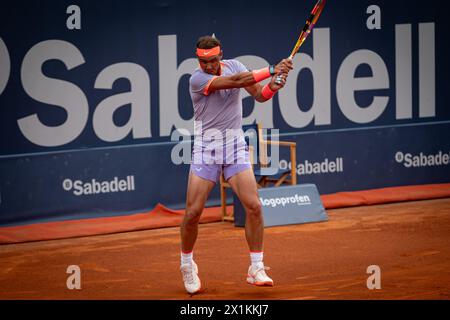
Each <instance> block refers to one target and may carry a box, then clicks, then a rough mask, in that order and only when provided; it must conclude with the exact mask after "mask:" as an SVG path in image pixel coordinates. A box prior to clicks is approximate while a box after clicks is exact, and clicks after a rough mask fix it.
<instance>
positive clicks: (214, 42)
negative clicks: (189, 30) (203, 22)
mask: <svg viewBox="0 0 450 320" xmlns="http://www.w3.org/2000/svg"><path fill="white" fill-rule="evenodd" d="M217 46H221V44H220V41H219V39H217V38H213V37H211V36H203V37H200V38H199V39H198V41H197V48H199V49H211V48H214V47H217Z"/></svg>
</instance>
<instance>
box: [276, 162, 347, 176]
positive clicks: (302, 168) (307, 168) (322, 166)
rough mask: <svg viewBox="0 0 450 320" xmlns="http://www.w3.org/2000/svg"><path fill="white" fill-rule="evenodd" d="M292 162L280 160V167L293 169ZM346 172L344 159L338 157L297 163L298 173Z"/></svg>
mask: <svg viewBox="0 0 450 320" xmlns="http://www.w3.org/2000/svg"><path fill="white" fill-rule="evenodd" d="M291 167H292V165H291V162H290V161H289V162H288V161H286V160H280V165H279V168H280V169H282V170H285V169H287V168H289V169H291ZM335 172H344V159H343V158H336V159H335V160H329V159H328V158H325V159H324V161H322V162H310V161H308V160H305V161H304V162H301V163H299V164H297V174H298V175H310V174H323V173H335Z"/></svg>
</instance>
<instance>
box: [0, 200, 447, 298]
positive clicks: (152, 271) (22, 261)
mask: <svg viewBox="0 0 450 320" xmlns="http://www.w3.org/2000/svg"><path fill="white" fill-rule="evenodd" d="M327 213H328V216H329V221H328V222H323V223H314V224H302V225H290V226H280V227H271V228H267V229H266V233H265V252H266V255H265V261H266V265H267V266H270V267H271V270H270V274H271V276H272V277H273V279H274V281H275V286H274V287H273V288H258V287H253V286H250V285H248V284H246V282H245V275H246V270H247V267H248V263H249V261H248V259H249V258H248V249H247V244H246V242H245V238H244V230H243V229H242V228H236V227H234V225H233V224H232V223H230V222H216V223H206V224H201V225H200V229H199V231H200V232H199V239H198V242H197V246H196V250H195V259H196V261H197V263H198V265H199V268H200V277H201V279H202V282H203V285H204V287H205V290H204V292H202V293H201V294H198V295H195V296H190V295H188V294H187V293H185V291H184V287H183V283H182V280H181V274H180V272H179V229H178V228H177V227H172V228H162V229H153V230H144V231H135V232H125V233H116V234H109V235H97V236H89V237H80V238H71V239H60V240H52V241H38V242H28V243H22V244H7V245H2V246H0V261H1V266H2V268H1V269H0V288H1V292H0V299H192V300H206V299H208V300H209V299H226V300H247V299H258V300H259V299H262V300H272V299H281V300H291V299H292V300H309V299H326V300H328V299H333V300H334V299H449V298H450V271H449V270H450V198H445V199H435V200H424V201H412V202H402V203H393V204H384V205H373V206H360V207H353V208H343V209H331V210H327ZM69 265H78V266H79V267H80V268H81V290H68V289H67V287H66V281H67V278H68V276H69V274H67V273H66V269H67V267H68V266H69ZM370 265H378V266H379V267H380V268H381V289H379V290H376V289H375V290H369V289H368V288H367V286H366V281H367V278H368V277H369V276H370V274H367V273H366V270H367V267H368V266H370Z"/></svg>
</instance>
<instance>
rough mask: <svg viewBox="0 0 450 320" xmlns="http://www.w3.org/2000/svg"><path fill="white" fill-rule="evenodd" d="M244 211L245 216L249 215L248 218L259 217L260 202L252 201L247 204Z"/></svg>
mask: <svg viewBox="0 0 450 320" xmlns="http://www.w3.org/2000/svg"><path fill="white" fill-rule="evenodd" d="M246 209H247V214H249V215H250V216H253V217H260V216H261V210H262V206H261V202H259V200H253V201H251V202H249V203H247V206H246Z"/></svg>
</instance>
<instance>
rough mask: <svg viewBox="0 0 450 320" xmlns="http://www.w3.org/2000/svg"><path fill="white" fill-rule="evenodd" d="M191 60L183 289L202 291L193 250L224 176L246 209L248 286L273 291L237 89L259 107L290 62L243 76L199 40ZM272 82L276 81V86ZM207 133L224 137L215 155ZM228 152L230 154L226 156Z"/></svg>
mask: <svg viewBox="0 0 450 320" xmlns="http://www.w3.org/2000/svg"><path fill="white" fill-rule="evenodd" d="M196 55H197V58H198V62H199V64H200V66H199V68H197V69H196V70H195V71H194V73H193V74H192V76H191V78H190V82H189V91H190V95H191V99H192V104H193V106H194V119H195V122H194V131H195V136H196V138H195V141H194V148H193V161H192V162H191V166H190V173H189V180H188V186H187V199H186V212H185V215H184V220H183V222H182V224H181V228H180V233H181V273H182V276H183V281H184V285H185V288H186V290H187V292H189V293H191V294H194V293H197V292H199V291H200V290H201V281H200V278H199V276H198V267H197V264H196V263H195V262H194V260H193V249H194V244H195V242H196V240H197V234H198V223H199V220H200V216H201V214H202V211H203V208H204V206H205V202H206V200H207V198H208V196H209V193H210V192H211V190H212V189H213V187H214V186H215V184H216V183H217V182H218V181H219V179H220V175H221V174H222V172H223V174H224V178H225V180H227V181H228V183H229V184H230V185H231V187H232V189H233V191H234V192H235V193H236V195H237V196H238V197H239V199H240V201H241V203H242V204H243V206H244V208H245V210H246V223H245V236H246V240H247V243H248V247H249V249H250V261H251V265H250V267H249V269H248V274H247V282H248V283H249V284H252V285H256V286H273V281H272V279H271V278H269V277H268V276H267V274H266V271H265V270H267V269H268V268H266V267H265V266H264V263H263V234H264V221H263V216H262V211H261V203H260V201H259V198H258V193H257V186H256V180H255V177H254V174H253V171H252V166H251V164H250V162H249V160H248V147H247V146H246V143H245V139H244V135H243V132H242V100H241V97H240V89H241V88H244V89H245V90H246V91H247V92H248V93H249V94H250V95H252V96H253V97H254V98H255V100H256V101H258V102H264V101H267V100H269V99H271V98H272V97H273V96H274V95H275V93H276V92H277V91H278V90H280V89H281V88H283V87H284V85H285V83H286V78H287V74H288V72H289V71H290V70H292V61H291V60H289V59H284V60H282V61H281V62H280V63H278V64H277V65H271V66H267V67H265V68H262V69H260V70H254V71H248V70H247V68H246V67H245V66H244V65H243V64H242V63H240V62H239V61H237V60H222V57H223V51H222V48H221V43H220V41H219V40H218V39H217V38H215V37H214V36H212V37H211V36H204V37H201V38H200V39H199V40H198V42H197V51H196ZM277 77H278V79H279V81H277V82H276V79H277ZM268 78H271V80H270V83H268V84H266V85H265V86H262V85H261V84H259V82H260V81H263V80H265V79H268ZM278 82H279V83H278ZM236 129H237V130H236ZM228 130H234V131H233V132H241V134H240V136H239V135H238V136H237V138H236V140H234V142H233V145H232V147H233V148H229V147H230V145H229V144H230V143H229V141H228V140H227V139H226V138H225V137H226V134H227V131H228ZM208 131H213V132H216V133H217V132H219V133H221V134H222V135H223V140H219V141H224V142H222V143H223V145H222V146H220V145H219V146H218V147H219V148H218V149H216V150H215V151H216V152H214V151H212V152H211V150H208V148H210V144H209V142H211V138H210V137H208V135H207V134H206V132H208ZM216 141H217V140H216ZM225 141H226V142H225ZM226 144H227V145H226ZM216 146H217V144H216ZM217 150H220V151H219V152H217ZM224 150H226V151H224ZM230 150H232V151H231V152H229V151H230Z"/></svg>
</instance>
